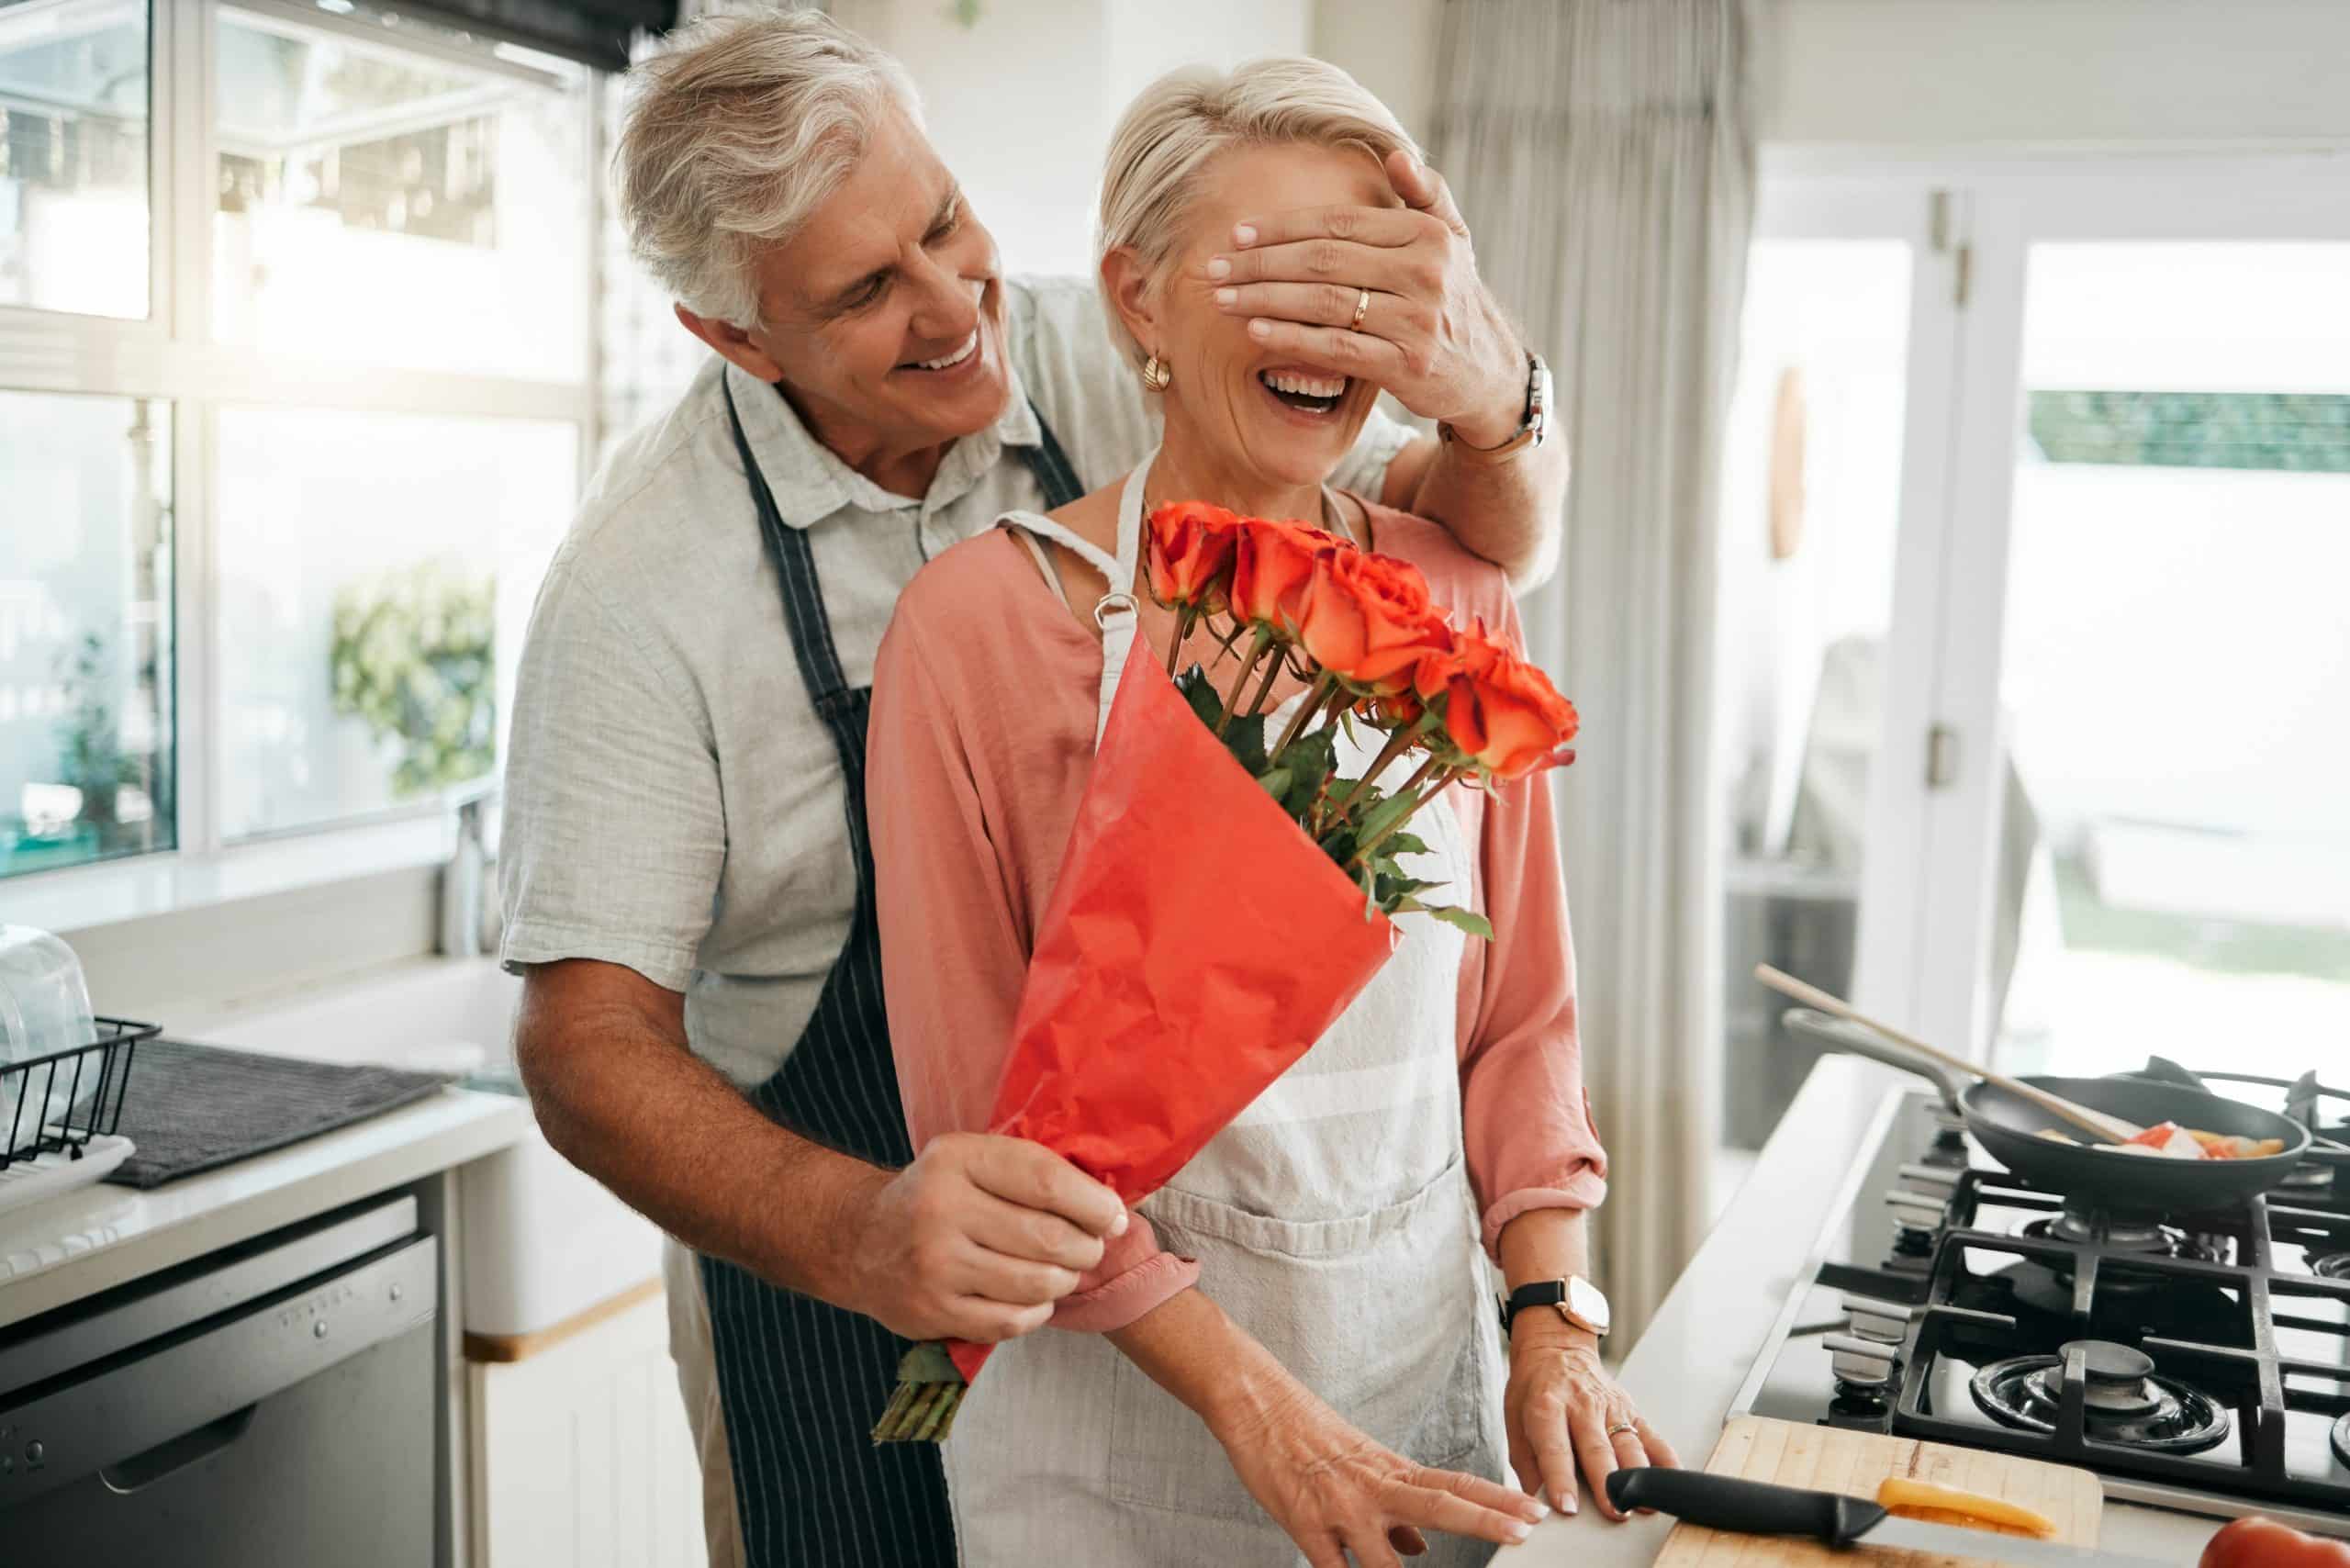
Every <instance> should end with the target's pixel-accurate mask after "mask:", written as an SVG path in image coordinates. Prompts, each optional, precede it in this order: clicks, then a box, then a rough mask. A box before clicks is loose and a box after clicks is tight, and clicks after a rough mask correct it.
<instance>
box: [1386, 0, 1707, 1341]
mask: <svg viewBox="0 0 2350 1568" xmlns="http://www.w3.org/2000/svg"><path fill="white" fill-rule="evenodd" d="M1753 26H1754V20H1753V18H1752V17H1751V16H1750V14H1749V13H1748V11H1747V10H1746V8H1745V6H1744V5H1743V4H1742V3H1741V0H1448V3H1447V5H1446V6H1445V10H1444V17H1443V39H1442V45H1441V51H1440V54H1439V69H1438V84H1439V86H1438V102H1437V105H1436V109H1435V114H1434V117H1433V125H1432V131H1433V135H1432V137H1431V145H1430V149H1429V155H1430V157H1431V158H1432V159H1433V161H1434V162H1435V164H1436V167H1437V168H1438V170H1439V171H1441V172H1442V173H1443V174H1444V176H1445V178H1446V179H1447V180H1448V181H1449V182H1450V184H1451V185H1452V188H1453V190H1454V192H1455V193H1456V195H1457V196H1458V198H1459V200H1460V207H1461V210H1462V212H1463V214H1464V215H1465V216H1466V218H1468V221H1469V226H1470V230H1471V231H1472V233H1473V234H1475V236H1476V241H1477V256H1478V264H1479V267H1480V270H1481V271H1482V272H1483V274H1484V276H1485V277H1486V278H1487V279H1488V280H1489V281H1490V282H1491V284H1492V285H1493V286H1494V289H1495V290H1496V292H1498V294H1499V295H1500V297H1502V298H1504V299H1505V300H1507V301H1509V302H1510V304H1511V305H1512V306H1513V307H1514V308H1517V309H1518V310H1520V311H1522V312H1523V314H1524V325H1525V327H1526V330H1527V335H1528V338H1529V340H1530V341H1531V342H1533V343H1534V344H1535V345H1536V346H1537V347H1539V349H1540V350H1542V351H1543V352H1544V353H1545V354H1546V355H1548V356H1550V364H1551V368H1552V372H1553V375H1555V377H1556V379H1557V383H1558V393H1559V402H1560V405H1561V406H1560V409H1559V414H1560V416H1561V431H1562V432H1563V434H1564V435H1565V437H1566V439H1567V440H1568V441H1569V442H1572V445H1571V447H1570V449H1569V450H1570V451H1571V452H1572V454H1573V458H1574V477H1573V482H1572V490H1571V493H1570V496H1569V499H1568V503H1567V516H1566V533H1565V537H1566V550H1565V555H1564V560H1563V563H1562V567H1561V572H1560V573H1559V575H1558V576H1557V577H1555V578H1553V580H1551V581H1550V583H1548V584H1547V585H1545V586H1544V587H1542V588H1539V589H1537V590H1535V591H1534V592H1533V593H1531V594H1530V595H1529V596H1528V597H1527V600H1526V605H1525V608H1526V612H1527V627H1528V634H1529V636H1530V637H1531V638H1532V639H1533V648H1532V653H1533V655H1534V656H1535V657H1536V658H1537V659H1538V660H1539V662H1540V663H1541V664H1542V665H1543V666H1544V667H1545V668H1547V669H1550V671H1552V672H1553V673H1554V674H1555V675H1556V676H1557V677H1558V678H1559V683H1560V686H1561V689H1563V690H1565V691H1566V692H1567V693H1568V694H1569V695H1570V696H1571V697H1572V698H1573V699H1574V700H1575V703H1576V706H1577V707H1578V708H1579V709H1580V710H1581V711H1582V714H1583V736H1582V739H1581V740H1580V742H1579V743H1578V745H1577V751H1578V753H1579V759H1578V760H1577V761H1576V763H1575V765H1574V766H1573V767H1571V768H1569V769H1567V770H1566V771H1565V772H1563V773H1562V774H1560V775H1557V776H1556V779H1555V788H1556V789H1557V790H1558V800H1559V804H1560V808H1561V824H1562V836H1563V842H1564V854H1565V857H1566V874H1567V888H1568V893H1569V896H1570V899H1571V901H1572V909H1573V921H1574V933H1575V951H1576V959H1577V964H1578V978H1579V985H1578V990H1579V992H1580V995H1581V999H1582V1029H1583V1057H1584V1066H1585V1070H1586V1073H1587V1076H1588V1079H1589V1082H1590V1086H1591V1095H1592V1103H1593V1109H1594V1112H1595V1117H1596V1119H1597V1121H1598V1124H1599V1130H1600V1134H1601V1136H1602V1137H1603V1138H1604V1139H1605V1140H1606V1145H1607V1148H1608V1153H1609V1159H1610V1160H1611V1162H1612V1170H1611V1176H1610V1193H1609V1197H1608V1201H1607V1203H1606V1205H1605V1206H1604V1207H1603V1208H1602V1209H1601V1210H1600V1211H1599V1214H1598V1216H1597V1221H1598V1224H1597V1238H1596V1239H1597V1249H1596V1250H1597V1261H1596V1267H1597V1270H1598V1272H1599V1278H1600V1281H1601V1283H1602V1284H1603V1286H1604V1287H1605V1288H1606V1290H1607V1292H1608V1294H1609V1295H1610V1297H1611V1299H1612V1301H1613V1304H1614V1305H1615V1309H1616V1321H1617V1325H1618V1326H1619V1333H1620V1334H1621V1338H1618V1339H1617V1346H1619V1347H1621V1346H1628V1345H1629V1344H1630V1343H1631V1341H1632V1338H1633V1337H1634V1336H1636V1335H1637V1334H1638V1333H1639V1330H1640V1329H1641V1327H1644V1326H1645V1325H1646V1324H1647V1322H1648V1320H1649V1318H1650V1317H1651V1316H1652V1315H1653V1314H1654V1313H1655V1311H1656V1308H1657V1306H1658V1305H1659V1304H1660V1303H1661V1302H1662V1299H1663V1296H1664V1293H1665V1292H1666V1290H1667V1289H1668V1288H1670V1286H1671V1285H1672V1282H1673V1279H1674V1278H1675V1276H1677V1275H1678V1274H1679V1272H1680V1271H1681V1269H1682V1268H1683V1266H1684V1264H1685V1263H1686V1261H1687V1260H1688V1258H1689V1256H1690V1254H1691V1253H1692V1252H1693V1251H1695V1249H1696V1246H1697V1244H1698V1242H1699V1241H1700V1240H1701V1239H1702V1238H1703V1235H1704V1231H1705V1227H1706V1225H1707V1220H1708V1208H1707V1172H1708V1170H1709V1167H1710V1163H1711V1159H1712V1156H1713V1151H1714V1148H1715V1146H1716V1141H1717V1135H1716V1127H1717V1124H1718V1110H1717V1101H1718V1085H1719V1081H1720V1077H1721V1063H1720V1060H1719V1052H1720V1040H1721V1023H1720V996H1719V991H1720V984H1721V975H1720V958H1719V954H1720V911H1721V890H1720V877H1719V857H1718V849H1719V842H1718V841H1719V838H1720V836H1721V829H1720V823H1721V818H1722V811H1721V809H1720V807H1719V804H1718V799H1717V793H1716V791H1715V790H1714V788H1713V784H1712V779H1713V756H1712V747H1713V731H1714V694H1713V686H1714V658H1715V645H1714V596H1715V573H1716V558H1717V555H1716V548H1715V534H1716V512H1717V487H1718V475H1719V456H1720V448H1721V431H1722V423H1723V420H1724V417H1725V414H1726V411H1727V409H1728V406H1729V391H1730V382H1731V374H1732V370H1733V364H1732V362H1733V359H1734V356H1735V353H1736V351H1737V342H1738V312H1739V303H1740V295H1741V293H1742V290H1743V286H1744V282H1745V270H1746V246H1747V239H1748V234H1749V230H1750V229H1751V215H1752V208H1753V199H1754V136H1753V129H1752V112H1751V102H1750V93H1749V87H1748V78H1747V59H1748V53H1749V50H1750V47H1751V37H1752V28H1753Z"/></svg>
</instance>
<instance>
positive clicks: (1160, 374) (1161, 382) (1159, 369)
mask: <svg viewBox="0 0 2350 1568" xmlns="http://www.w3.org/2000/svg"><path fill="white" fill-rule="evenodd" d="M1174 379H1175V371H1174V369H1173V367H1172V366H1170V365H1169V364H1168V363H1167V362H1166V361H1165V360H1163V359H1160V358H1159V357H1158V355H1157V354H1153V355H1151V356H1150V357H1149V358H1148V359H1147V360H1145V361H1143V362H1142V384H1143V385H1144V386H1147V387H1149V388H1150V389H1151V390H1152V391H1153V392H1164V391H1166V390H1167V386H1168V383H1169V382H1171V381H1173V380H1174Z"/></svg>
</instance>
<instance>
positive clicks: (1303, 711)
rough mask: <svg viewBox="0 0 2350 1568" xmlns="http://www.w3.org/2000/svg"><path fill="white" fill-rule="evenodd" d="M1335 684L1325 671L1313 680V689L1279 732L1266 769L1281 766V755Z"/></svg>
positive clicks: (1331, 676) (1329, 674) (1334, 678)
mask: <svg viewBox="0 0 2350 1568" xmlns="http://www.w3.org/2000/svg"><path fill="white" fill-rule="evenodd" d="M1337 683H1338V678H1337V676H1335V675H1333V674H1331V673H1330V672H1329V671H1328V670H1324V671H1323V672H1322V673H1321V674H1320V675H1317V676H1315V678H1314V688H1313V689H1312V690H1310V691H1308V692H1307V693H1306V694H1305V700H1304V701H1303V702H1300V703H1299V704H1298V705H1297V711H1296V712H1294V713H1292V714H1291V715H1290V721H1289V727H1288V728H1287V729H1285V730H1283V731H1282V732H1281V740H1280V742H1279V743H1278V744H1277V745H1274V747H1273V750H1272V755H1271V756H1270V757H1268V758H1267V759H1266V763H1265V766H1266V767H1280V766H1281V754H1282V753H1283V752H1285V751H1287V750H1289V743H1290V742H1292V741H1293V740H1295V739H1297V732H1298V731H1300V730H1302V729H1304V728H1305V722H1306V720H1308V719H1310V718H1312V717H1313V716H1314V715H1315V713H1316V712H1318V711H1320V710H1321V707H1322V704H1323V703H1324V702H1325V701H1326V700H1328V699H1329V696H1330V688H1332V687H1333V686H1336V685H1337Z"/></svg>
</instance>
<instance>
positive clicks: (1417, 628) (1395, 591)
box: [1298, 550, 1452, 697]
mask: <svg viewBox="0 0 2350 1568" xmlns="http://www.w3.org/2000/svg"><path fill="white" fill-rule="evenodd" d="M1298 641H1299V643H1300V644H1303V645H1304V649H1305V651H1306V653H1307V654H1308V655H1311V656H1312V657H1313V659H1314V660H1315V662H1316V663H1317V664H1319V665H1321V666H1322V667H1323V668H1324V669H1326V670H1329V671H1331V672H1332V673H1333V674H1336V675H1338V676H1340V677H1342V678H1345V679H1347V680H1349V681H1352V682H1353V683H1354V684H1355V685H1356V686H1357V687H1360V688H1362V689H1366V690H1368V691H1370V692H1371V693H1372V694H1373V695H1376V696H1381V697H1384V696H1387V695H1389V694H1390V693H1393V692H1401V691H1403V690H1404V689H1407V688H1408V687H1410V686H1411V684H1412V672H1413V671H1414V669H1415V668H1416V667H1417V666H1418V665H1419V663H1420V661H1421V660H1422V659H1424V658H1426V657H1427V655H1430V654H1434V653H1441V652H1443V651H1444V650H1446V649H1448V648H1449V647H1451V645H1452V628H1451V627H1449V626H1448V625H1446V624H1445V623H1444V616H1443V615H1442V613H1441V612H1439V611H1438V610H1436V609H1435V608H1434V607H1433V606H1432V605H1430V603H1429V602H1428V585H1427V578H1425V577H1421V576H1420V573H1419V568H1418V567H1416V566H1412V565H1410V564H1409V563H1407V562H1404V561H1398V560H1396V559H1395V558H1393V556H1390V555H1373V554H1365V553H1363V552H1362V551H1360V550H1332V551H1328V552H1326V553H1325V554H1323V555H1322V556H1321V557H1320V558H1318V559H1317V560H1316V561H1315V566H1314V580H1313V582H1312V584H1311V585H1310V586H1309V587H1308V588H1307V590H1306V593H1305V597H1304V606H1303V611H1302V613H1301V614H1300V616H1299V618H1298Z"/></svg>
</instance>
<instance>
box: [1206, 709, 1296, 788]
mask: <svg viewBox="0 0 2350 1568" xmlns="http://www.w3.org/2000/svg"><path fill="white" fill-rule="evenodd" d="M1208 722H1210V723H1211V724H1213V723H1214V722H1215V721H1214V720H1213V719H1211V720H1209V721H1208ZM1224 749H1225V750H1226V751H1228V752H1230V753H1231V754H1232V756H1233V760H1235V761H1236V762H1237V763H1239V764H1240V766H1241V767H1245V768H1247V769H1248V772H1249V775H1250V776H1251V777H1252V778H1253V777H1262V775H1263V774H1264V771H1265V721H1264V720H1262V719H1260V718H1250V717H1248V716H1246V715H1241V716H1237V717H1236V718H1234V720H1233V721H1232V722H1231V724H1230V725H1228V726H1227V727H1226V728H1225V732H1224ZM1274 798H1275V799H1276V800H1278V799H1279V798H1280V797H1279V796H1278V795H1276V796H1275V797H1274Z"/></svg>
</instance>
